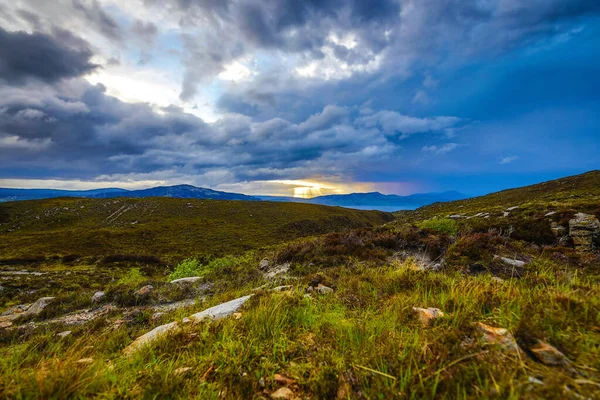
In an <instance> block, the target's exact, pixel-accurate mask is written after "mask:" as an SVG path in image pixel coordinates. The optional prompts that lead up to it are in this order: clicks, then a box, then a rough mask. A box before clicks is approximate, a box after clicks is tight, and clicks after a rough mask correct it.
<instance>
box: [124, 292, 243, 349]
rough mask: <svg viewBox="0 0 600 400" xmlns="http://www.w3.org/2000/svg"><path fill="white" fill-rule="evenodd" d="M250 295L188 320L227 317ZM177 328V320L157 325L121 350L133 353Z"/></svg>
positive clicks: (194, 315) (212, 308) (178, 323)
mask: <svg viewBox="0 0 600 400" xmlns="http://www.w3.org/2000/svg"><path fill="white" fill-rule="evenodd" d="M251 297H252V295H248V296H244V297H239V298H237V299H234V300H231V301H228V302H226V303H222V304H219V305H217V306H214V307H211V308H208V309H206V310H204V311H201V312H199V313H196V314H193V315H191V316H190V317H189V319H188V322H198V321H202V320H204V319H212V320H218V319H221V318H225V317H228V316H230V315H231V314H233V313H235V312H236V311H237V310H239V308H240V307H241V306H242V305H243V304H244V303H245V302H247V301H248V300H250V298H251ZM179 329H181V323H180V322H179V321H173V322H170V323H168V324H165V325H161V326H157V327H156V328H154V329H152V330H151V331H150V332H148V333H146V334H144V335H142V336H140V337H138V338H137V339H135V341H134V342H133V343H131V344H130V345H129V346H127V347H126V348H125V350H123V353H124V354H126V355H131V354H134V353H135V352H136V351H138V350H139V349H141V348H143V347H145V346H148V345H150V344H151V343H153V342H154V341H156V340H157V339H159V338H161V337H164V336H167V335H169V334H170V333H173V332H176V331H178V330H179Z"/></svg>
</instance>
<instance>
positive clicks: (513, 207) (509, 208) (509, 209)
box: [506, 206, 519, 211]
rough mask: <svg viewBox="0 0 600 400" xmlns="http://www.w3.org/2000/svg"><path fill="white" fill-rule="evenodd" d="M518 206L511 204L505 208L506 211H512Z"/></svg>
mask: <svg viewBox="0 0 600 400" xmlns="http://www.w3.org/2000/svg"><path fill="white" fill-rule="evenodd" d="M518 208H519V206H512V207H508V208H507V209H506V211H513V210H516V209H518Z"/></svg>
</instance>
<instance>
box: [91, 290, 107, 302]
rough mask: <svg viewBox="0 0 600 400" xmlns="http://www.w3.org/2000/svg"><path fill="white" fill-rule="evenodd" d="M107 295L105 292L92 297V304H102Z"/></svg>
mask: <svg viewBox="0 0 600 400" xmlns="http://www.w3.org/2000/svg"><path fill="white" fill-rule="evenodd" d="M105 295H106V294H105V293H104V292H96V293H94V295H93V296H92V303H100V302H101V301H102V300H104V296H105Z"/></svg>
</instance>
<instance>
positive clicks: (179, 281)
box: [169, 276, 202, 283]
mask: <svg viewBox="0 0 600 400" xmlns="http://www.w3.org/2000/svg"><path fill="white" fill-rule="evenodd" d="M200 279H202V277H201V276H190V277H187V278H179V279H175V280H172V281H171V282H169V283H182V282H183V283H186V282H188V283H192V282H197V281H199V280H200Z"/></svg>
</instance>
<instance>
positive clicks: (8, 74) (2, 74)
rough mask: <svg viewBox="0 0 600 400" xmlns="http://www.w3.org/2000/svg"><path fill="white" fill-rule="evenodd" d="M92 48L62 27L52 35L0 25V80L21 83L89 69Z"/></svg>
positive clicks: (83, 71) (78, 72)
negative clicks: (6, 27)
mask: <svg viewBox="0 0 600 400" xmlns="http://www.w3.org/2000/svg"><path fill="white" fill-rule="evenodd" d="M92 55H93V54H92V51H91V50H90V49H89V47H88V46H87V44H86V43H85V42H84V41H82V40H81V39H78V38H76V37H74V36H73V35H71V34H70V33H68V32H65V31H56V32H55V37H53V36H49V35H45V34H41V33H33V34H28V33H25V32H7V31H5V30H3V29H2V28H0V80H3V81H4V82H7V83H9V84H21V83H22V82H23V81H25V80H27V79H30V78H31V79H38V80H41V81H44V82H56V81H58V80H60V79H65V78H73V77H77V76H80V75H83V74H86V73H89V72H91V71H93V70H94V69H95V68H97V66H96V65H94V64H92V63H91V62H90V58H91V57H92Z"/></svg>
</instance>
